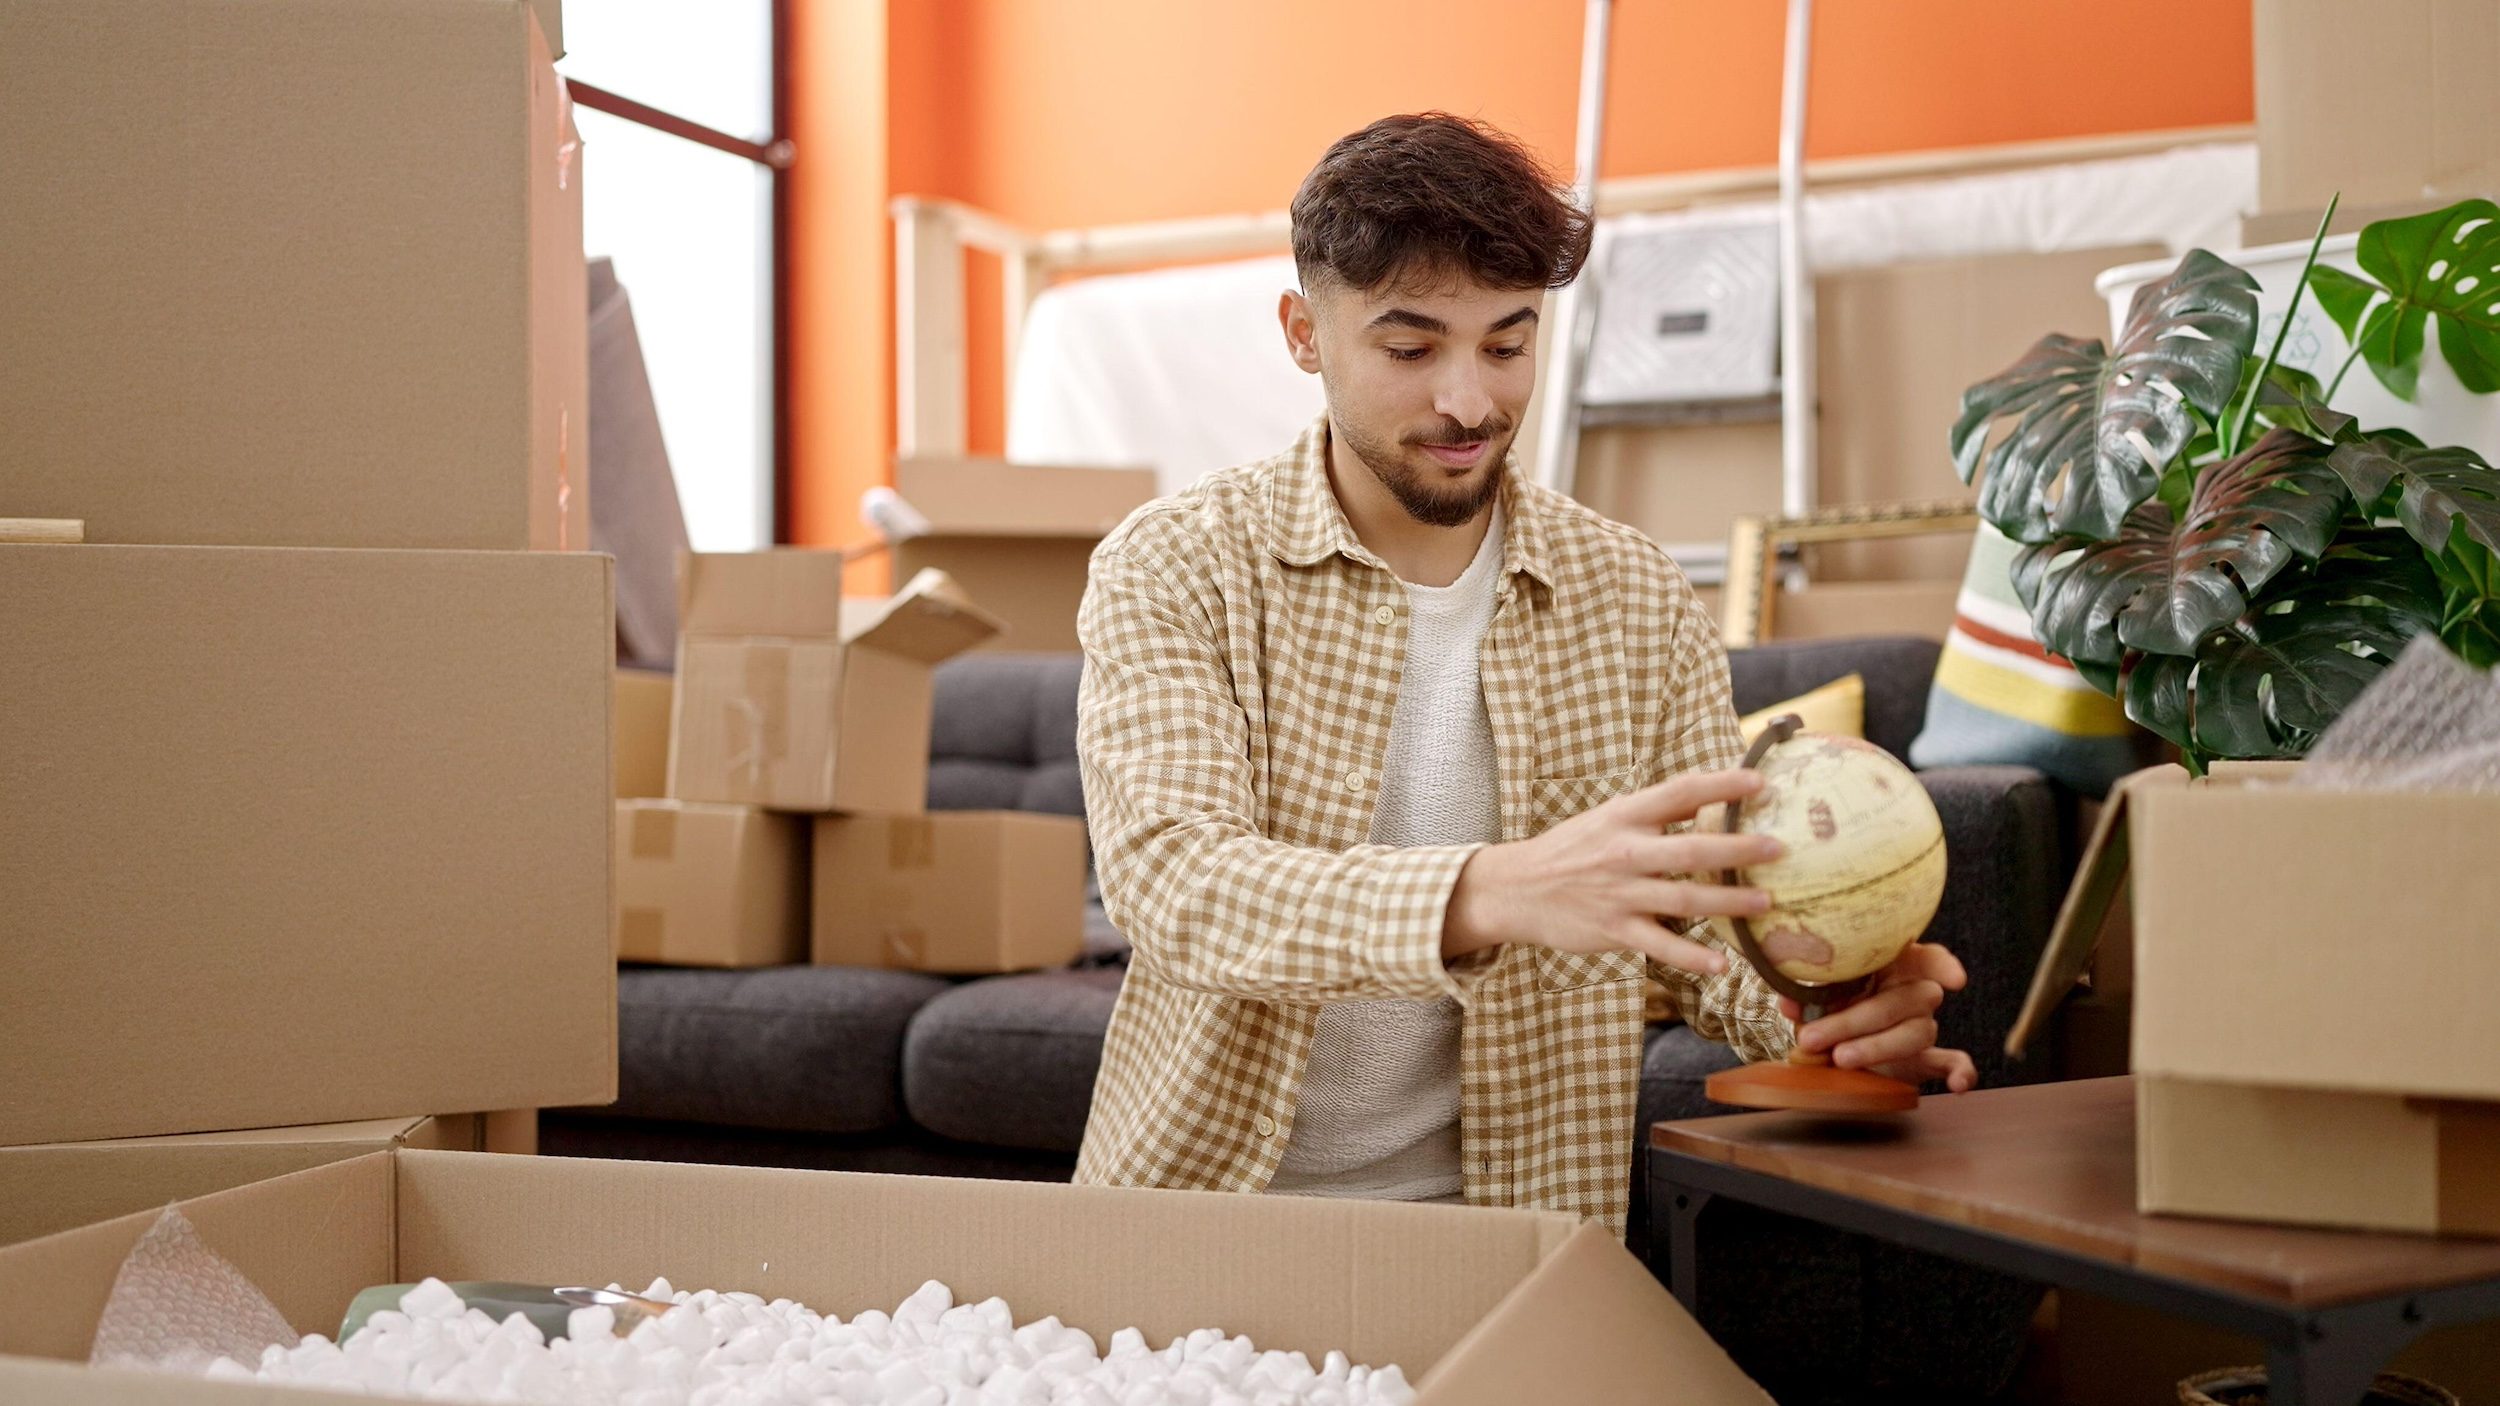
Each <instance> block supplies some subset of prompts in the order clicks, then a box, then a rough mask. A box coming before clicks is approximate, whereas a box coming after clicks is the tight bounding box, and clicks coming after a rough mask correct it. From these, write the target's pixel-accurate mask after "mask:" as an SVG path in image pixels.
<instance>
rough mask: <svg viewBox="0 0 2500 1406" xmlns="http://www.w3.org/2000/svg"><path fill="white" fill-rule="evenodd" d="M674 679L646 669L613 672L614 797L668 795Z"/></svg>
mask: <svg viewBox="0 0 2500 1406" xmlns="http://www.w3.org/2000/svg"><path fill="white" fill-rule="evenodd" d="M676 703H677V679H676V676H675V675H673V674H656V673H652V672H650V671H649V670H646V669H618V670H617V671H616V795H617V799H619V800H623V799H626V798H628V797H633V796H664V795H667V794H668V716H669V712H670V710H671V709H673V708H674V707H675V706H676Z"/></svg>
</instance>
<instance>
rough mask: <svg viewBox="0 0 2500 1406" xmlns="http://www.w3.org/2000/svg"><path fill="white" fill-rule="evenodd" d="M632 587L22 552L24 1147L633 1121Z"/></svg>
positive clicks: (371, 561) (262, 556)
mask: <svg viewBox="0 0 2500 1406" xmlns="http://www.w3.org/2000/svg"><path fill="white" fill-rule="evenodd" d="M608 576H609V565H608V561H607V559H606V558H605V557H600V556H595V555H592V554H589V553H582V552H564V553H534V552H375V551H330V550H318V549H286V548H251V547H114V546H0V601H6V602H7V603H8V605H7V608H6V609H5V610H0V659H6V660H7V661H8V667H6V668H5V669H0V718H5V719H7V724H6V726H5V727H0V797H6V798H7V799H6V803H5V804H0V894H6V895H7V901H6V902H5V903H0V1030H5V1031H7V1032H8V1038H7V1039H5V1040H0V1089H5V1090H6V1091H7V1093H6V1096H5V1097H0V1145H9V1144H18V1143H39V1142H73V1141H85V1140H89V1139H95V1138H110V1137H136V1136H144V1135H147V1134H153V1133H182V1132H203V1131H219V1130H225V1129H232V1128H261V1127H277V1126H282V1125H286V1124H296V1123H315V1122H331V1121H336V1120H339V1119H349V1118H379V1117H391V1116H398V1115H403V1114H407V1113H409V1112H411V1111H421V1110H424V1109H429V1108H435V1109H441V1108H471V1109H476V1108H530V1107H539V1106H545V1105H553V1104H575V1103H604V1102H607V1101H609V1100H611V1099H613V1098H614V1097H615V1096H616V989H615V961H614V958H613V956H612V954H611V952H610V947H609V941H610V939H609V934H608V924H609V903H610V894H609V887H608V883H609V875H608V865H609V848H608V827H609V823H610V819H611V815H610V811H611V807H612V806H613V804H614V802H613V801H612V800H611V798H610V797H609V795H608V791H609V765H610V763H609V745H610V744H609V737H608V723H607V715H608V702H609V669H610V661H611V658H612V657H613V650H614V644H613V639H612V635H611V630H612V626H611V624H610V621H609V613H608V611H609V604H608V602H609V597H608Z"/></svg>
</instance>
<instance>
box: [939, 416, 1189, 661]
mask: <svg viewBox="0 0 2500 1406" xmlns="http://www.w3.org/2000/svg"><path fill="white" fill-rule="evenodd" d="M894 490H895V492H897V493H898V494H900V495H901V496H902V499H903V501H904V502H906V503H908V504H910V505H911V507H912V510H913V511H914V512H916V513H918V514H919V515H920V517H921V518H922V519H923V520H924V521H925V522H926V523H927V524H928V530H927V531H925V532H922V533H920V534H918V535H917V536H913V537H910V538H907V539H905V540H903V541H901V542H898V543H896V544H895V547H894V574H895V579H896V580H898V581H900V580H908V579H910V578H911V577H912V576H914V575H917V574H918V573H920V572H922V571H925V570H928V569H930V568H932V567H934V568H936V569H938V570H940V571H944V572H946V573H947V574H948V575H950V576H952V577H954V578H955V580H956V581H957V582H959V583H961V585H962V586H963V588H964V589H965V590H967V591H969V592H971V594H972V598H973V599H974V600H977V601H980V602H981V603H982V604H983V605H984V606H986V607H987V608H989V609H990V610H991V611H992V612H993V613H994V614H996V615H997V617H998V620H999V626H1000V628H999V632H998V636H997V638H995V639H993V640H991V641H989V642H988V643H987V644H986V645H984V646H982V647H983V648H989V649H1010V650H1044V651H1051V652H1069V651H1073V650H1075V649H1076V647H1077V642H1076V608H1077V605H1078V603H1079V602H1080V601H1081V600H1082V599H1083V598H1084V595H1085V574H1086V565H1087V563H1088V562H1089V561H1090V560H1091V558H1092V556H1093V552H1094V546H1095V544H1096V543H1098V542H1100V541H1101V540H1102V537H1103V534H1104V533H1107V532H1109V531H1110V530H1111V529H1112V528H1115V527H1117V526H1119V525H1120V523H1121V521H1122V520H1123V519H1125V518H1126V517H1127V516H1128V515H1129V514H1130V513H1131V512H1134V511H1135V510H1136V509H1138V508H1139V507H1141V506H1143V505H1144V504H1145V503H1146V502H1147V501H1148V500H1150V499H1152V498H1153V497H1154V496H1155V476H1154V471H1153V470H1152V469H1100V468H1054V467H1050V466H1047V465H1041V464H1011V463H1007V462H1005V461H1003V460H998V459H952V458H945V459H941V458H925V457H913V456H908V455H907V456H904V457H901V458H898V459H896V460H895V461H894Z"/></svg>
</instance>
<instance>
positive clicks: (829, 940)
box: [616, 550, 1085, 972]
mask: <svg viewBox="0 0 2500 1406" xmlns="http://www.w3.org/2000/svg"><path fill="white" fill-rule="evenodd" d="M843 566H844V562H843V558H842V556H841V554H839V553H836V552H820V551H803V550H777V551H769V552H753V553H739V554H701V553H690V554H688V555H687V556H686V557H685V558H684V559H683V561H682V563H681V581H680V599H679V607H678V608H679V615H680V619H681V621H682V630H683V633H682V634H681V636H680V638H679V642H678V651H677V657H678V668H679V674H678V677H677V680H676V684H675V687H674V690H673V692H670V693H669V694H668V698H669V705H668V706H669V712H670V722H669V725H668V727H667V728H666V729H665V730H664V731H660V730H654V729H648V728H644V729H642V730H639V731H638V732H637V734H636V735H637V737H638V739H639V741H638V742H637V744H636V752H637V755H633V756H630V757H629V756H628V755H627V754H625V753H620V755H619V760H618V778H619V784H620V791H619V799H618V801H617V833H616V863H617V876H618V877H617V887H618V910H617V928H616V951H617V955H618V957H619V958H620V959H622V960H625V961H633V962H659V963H668V964H672V965H682V966H722V967H754V966H775V965H780V964H782V963H787V962H800V961H806V960H808V959H809V956H810V953H811V950H812V952H813V956H814V959H815V960H816V961H818V962H826V963H839V964H843V965H867V966H899V967H910V968H915V969H919V970H925V971H949V972H995V971H1012V970H1017V969H1020V968H1025V967H1034V966H1052V965H1058V964H1061V963H1064V962H1066V961H1068V960H1069V959H1070V958H1072V957H1074V956H1075V955H1076V952H1077V949H1078V947H1079V946H1080V945H1081V941H1082V932H1083V907H1084V874H1085V848H1084V846H1085V838H1084V825H1083V823H1082V822H1080V821H1077V820H1074V819H1072V818H1069V817H1064V816H1038V815H1022V814H1013V813H1004V812H954V813H948V814H943V815H930V814H927V813H926V812H927V809H928V759H929V730H930V702H931V693H932V688H933V683H932V671H933V670H934V668H935V666H936V665H937V664H938V663H939V662H940V661H942V660H944V659H947V658H949V657H951V656H953V655H955V654H958V653H961V652H962V651H964V650H967V649H971V648H974V647H977V646H978V645H980V644H982V643H983V642H985V641H987V640H989V639H990V638H991V637H993V636H994V635H995V634H996V633H997V631H998V628H999V626H998V622H997V620H996V619H995V618H994V617H992V616H991V615H989V614H988V613H987V612H986V611H985V610H984V609H983V608H982V607H981V606H979V605H976V604H975V603H974V602H973V600H972V599H971V597H969V596H968V595H967V594H966V593H965V592H964V591H963V589H962V588H961V586H960V585H959V584H958V583H956V582H955V581H954V580H953V579H952V578H951V577H950V576H949V575H948V574H947V573H945V572H943V571H938V570H934V569H931V570H925V571H922V572H920V573H918V574H916V575H914V576H913V577H912V578H911V579H910V580H909V581H908V582H906V583H905V585H904V587H903V589H902V590H901V591H899V592H897V593H896V594H895V595H893V596H892V597H890V598H886V599H878V600H865V599H858V598H851V599H845V598H844V596H843V594H842V573H843ZM633 688H634V690H635V691H636V692H637V693H647V694H649V695H651V697H652V698H654V699H656V697H657V696H658V695H659V687H658V686H656V685H652V684H646V683H643V682H641V681H636V682H635V683H634V684H633ZM625 700H626V695H625V694H624V693H623V692H620V694H619V706H620V708H621V709H622V708H624V707H625V706H626V701H625ZM635 711H636V712H637V713H644V712H646V708H645V707H643V706H637V707H636V709H635ZM660 745H665V747H666V753H667V763H666V775H667V782H666V786H665V788H664V789H665V794H664V795H663V794H639V795H629V794H626V792H625V791H624V790H623V789H622V788H623V786H624V783H625V779H626V778H627V777H628V776H633V777H642V778H647V777H648V776H649V775H650V770H651V761H652V758H651V756H650V755H649V753H650V751H651V749H653V748H655V747H657V746H660ZM811 832H812V833H811ZM811 856H812V861H813V862H812V863H811V862H810V860H811ZM811 895H812V903H811ZM811 910H812V913H813V937H812V940H811V936H810V917H809V915H810V912H811Z"/></svg>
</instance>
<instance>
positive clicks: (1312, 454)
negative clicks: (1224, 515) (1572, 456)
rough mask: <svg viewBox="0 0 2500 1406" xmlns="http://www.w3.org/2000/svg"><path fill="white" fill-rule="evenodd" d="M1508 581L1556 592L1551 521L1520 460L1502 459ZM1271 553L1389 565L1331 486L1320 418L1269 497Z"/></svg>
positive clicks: (1285, 460)
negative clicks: (1358, 532)
mask: <svg viewBox="0 0 2500 1406" xmlns="http://www.w3.org/2000/svg"><path fill="white" fill-rule="evenodd" d="M1501 516H1502V575H1503V576H1505V577H1509V576H1515V575H1517V574H1519V573H1520V572H1526V573H1527V574H1528V575H1530V576H1532V577H1534V578H1536V580H1538V581H1539V582H1542V583H1543V584H1544V585H1545V586H1546V588H1547V589H1549V590H1550V589H1552V587H1553V585H1554V577H1553V571H1552V568H1551V566H1550V565H1549V564H1548V556H1547V549H1546V534H1545V520H1544V517H1543V516H1542V515H1541V514H1540V512H1539V511H1538V503H1537V495H1536V493H1535V492H1534V491H1532V490H1531V489H1530V488H1529V486H1528V485H1527V484H1526V483H1524V482H1523V481H1522V480H1521V478H1520V467H1519V456H1518V454H1517V453H1516V452H1515V451H1512V450H1505V451H1504V453H1503V458H1502V515H1501ZM1267 518H1268V543H1269V547H1268V550H1269V551H1270V552H1272V553H1274V555H1275V556H1276V558H1277V559H1278V560H1279V561H1283V562H1285V563H1287V564H1288V565H1292V566H1310V565H1312V564H1314V563H1316V562H1320V561H1324V560H1326V559H1327V558H1329V557H1331V556H1336V555H1344V556H1346V557H1350V558H1352V559H1353V560H1355V561H1359V562H1362V563H1364V564H1366V565H1369V566H1377V567H1380V568H1381V569H1383V570H1386V569H1387V565H1386V564H1385V563H1384V562H1382V561H1381V560H1380V558H1379V557H1378V556H1377V555H1375V554H1374V553H1373V552H1372V551H1371V550H1370V549H1369V548H1367V547H1365V546H1364V545H1363V544H1362V542H1361V541H1360V540H1359V539H1358V538H1356V537H1355V535H1354V528H1353V525H1352V524H1350V523H1348V522H1347V521H1346V518H1345V508H1344V505H1342V504H1340V503H1339V502H1338V501H1337V494H1336V490H1335V489H1333V488H1331V487H1330V486H1329V482H1328V417H1327V416H1326V415H1322V416H1320V417H1319V419H1317V420H1316V421H1313V422H1312V424H1311V426H1310V428H1308V429H1306V430H1304V431H1303V432H1302V436H1301V438H1299V439H1296V440H1295V441H1294V442H1293V448H1291V449H1288V450H1286V451H1285V453H1284V454H1283V455H1282V456H1281V457H1280V458H1279V459H1277V460H1276V467H1275V472H1274V473H1273V474H1272V475H1270V477H1269V479H1268V489H1267Z"/></svg>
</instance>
